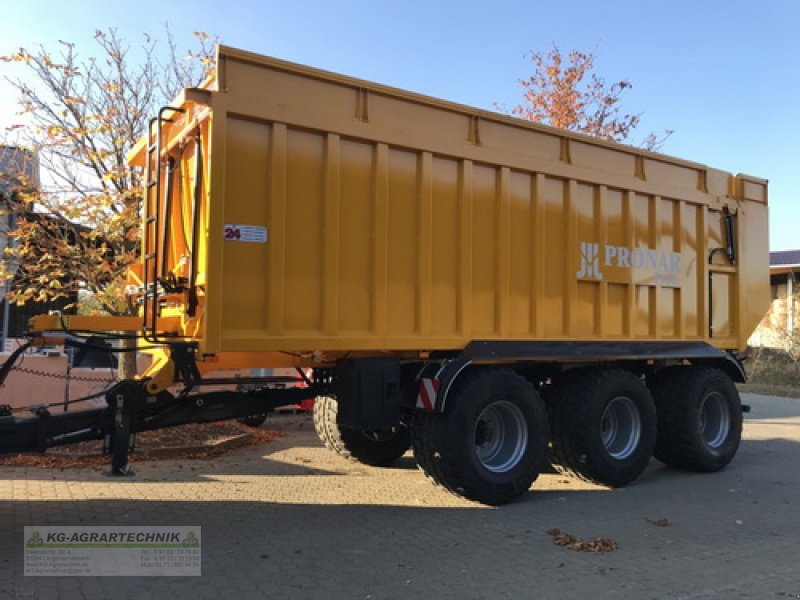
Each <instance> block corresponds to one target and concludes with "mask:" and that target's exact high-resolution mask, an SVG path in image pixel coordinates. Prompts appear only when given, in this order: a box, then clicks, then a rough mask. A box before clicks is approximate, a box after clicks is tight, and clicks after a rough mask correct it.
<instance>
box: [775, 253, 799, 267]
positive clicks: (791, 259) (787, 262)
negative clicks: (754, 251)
mask: <svg viewBox="0 0 800 600" xmlns="http://www.w3.org/2000/svg"><path fill="white" fill-rule="evenodd" d="M798 265H800V250H778V251H777V252H770V253H769V266H770V267H789V266H798Z"/></svg>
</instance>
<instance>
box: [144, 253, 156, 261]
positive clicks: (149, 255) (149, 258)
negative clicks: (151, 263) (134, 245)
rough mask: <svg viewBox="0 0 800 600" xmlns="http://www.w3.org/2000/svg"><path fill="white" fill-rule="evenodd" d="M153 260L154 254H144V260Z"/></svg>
mask: <svg viewBox="0 0 800 600" xmlns="http://www.w3.org/2000/svg"><path fill="white" fill-rule="evenodd" d="M154 258H156V253H155V252H150V253H149V254H145V255H144V259H145V260H153V259H154Z"/></svg>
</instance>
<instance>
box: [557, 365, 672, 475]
mask: <svg viewBox="0 0 800 600" xmlns="http://www.w3.org/2000/svg"><path fill="white" fill-rule="evenodd" d="M548 401H549V404H550V406H551V416H552V427H553V439H552V442H551V447H550V458H551V462H552V463H553V466H554V467H555V468H556V470H557V471H559V472H561V473H564V474H567V475H573V476H576V477H578V478H580V479H583V480H585V481H590V482H592V483H598V484H601V485H608V486H612V487H620V486H623V485H627V484H628V483H630V482H632V481H633V480H635V479H636V478H637V477H639V475H641V474H642V473H643V472H644V470H645V469H646V468H647V465H648V464H649V462H650V457H651V456H652V454H653V448H654V447H655V443H656V431H657V421H656V409H655V404H654V402H653V398H652V396H651V395H650V392H649V391H648V389H647V388H646V387H645V385H644V383H643V382H642V381H641V379H639V378H638V377H637V376H636V375H634V374H633V373H630V372H628V371H622V370H618V369H599V368H592V369H577V370H574V371H569V372H567V373H566V374H564V375H563V376H562V377H561V378H560V379H559V380H558V381H556V382H555V383H554V385H553V388H552V389H551V390H550V392H549V397H548Z"/></svg>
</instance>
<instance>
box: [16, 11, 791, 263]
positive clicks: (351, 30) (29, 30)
mask: <svg viewBox="0 0 800 600" xmlns="http://www.w3.org/2000/svg"><path fill="white" fill-rule="evenodd" d="M0 7H2V11H0V15H2V17H0V55H5V54H8V53H11V52H13V51H15V50H17V49H18V48H19V47H31V46H36V45H38V44H43V45H45V46H46V47H48V48H56V47H57V45H58V40H67V41H71V42H75V43H76V44H77V46H78V49H79V51H82V52H84V53H85V54H87V55H88V54H90V53H91V52H92V51H93V43H94V42H93V39H92V35H93V33H94V31H95V30H96V29H103V28H107V27H116V28H117V29H118V31H119V33H120V34H121V35H122V36H123V37H124V38H126V39H127V40H128V41H129V42H130V43H131V45H132V46H135V45H136V44H138V43H139V41H140V40H141V39H142V34H143V32H149V33H151V34H153V35H154V36H156V37H163V35H162V34H163V31H164V23H165V22H166V23H168V24H169V28H170V30H171V31H172V32H173V33H174V34H175V37H176V40H177V43H178V46H179V47H180V48H183V47H186V48H188V47H190V46H191V45H192V32H193V31H196V30H200V31H205V32H207V33H209V34H212V35H215V36H219V38H220V39H221V41H222V42H223V43H224V44H226V45H229V46H235V47H239V48H244V49H246V50H250V51H253V52H258V53H262V54H268V55H272V56H276V57H278V58H282V59H285V60H290V61H295V62H300V63H304V64H308V65H312V66H314V67H318V68H322V69H327V70H331V71H336V72H340V73H344V74H347V75H352V76H355V77H360V78H363V79H368V80H372V81H377V82H379V83H383V84H387V85H391V86H395V87H399V88H404V89H408V90H411V91H415V92H420V93H423V94H428V95H431V96H436V97H440V98H445V99H447V100H453V101H456V102H460V103H463V104H467V105H470V106H475V107H477V108H481V109H488V110H495V108H494V107H495V104H496V103H497V104H500V105H502V106H506V107H512V106H514V105H516V104H518V103H519V102H520V100H521V88H520V86H519V83H518V80H519V79H520V78H522V77H525V76H526V75H527V74H529V73H530V62H529V61H528V60H527V58H526V57H527V56H528V55H529V54H530V53H531V52H532V51H535V52H547V51H548V50H550V49H551V48H552V47H553V46H554V45H556V46H558V47H559V48H560V49H561V50H562V51H569V50H572V49H576V50H581V51H589V52H593V53H594V54H595V72H596V73H597V74H598V75H600V76H602V77H604V78H605V79H606V81H608V82H613V81H618V80H621V79H627V80H629V81H630V82H631V83H632V84H633V87H632V89H630V90H627V91H626V93H625V95H624V96H623V100H622V103H623V109H624V110H625V111H626V112H630V113H641V124H640V125H639V128H638V129H637V133H634V135H633V136H632V142H633V143H638V142H639V141H641V140H642V139H643V138H644V137H645V136H646V134H647V133H649V132H651V131H652V132H656V133H660V132H663V131H664V130H667V129H670V130H674V133H673V134H672V136H671V137H670V138H669V139H668V140H667V142H666V143H665V145H664V147H663V149H662V151H663V152H664V153H666V154H670V155H673V156H678V157H680V158H683V159H687V160H692V161H696V162H699V163H704V164H707V165H709V166H711V167H716V168H720V169H724V170H727V171H731V172H733V173H747V174H749V175H755V176H758V177H763V178H766V179H769V182H770V191H769V194H770V199H769V202H770V249H771V250H786V249H796V248H800V235H799V234H798V228H800V116H799V115H798V112H800V101H799V100H800V68H798V65H800V34H798V28H799V26H800V1H798V0H762V1H760V2H753V1H752V0H751V1H749V2H744V1H740V0H692V1H690V0H670V1H668V2H665V1H663V0H659V1H650V0H575V1H569V0H562V1H559V2H555V1H553V0H547V1H539V0H517V1H515V2H512V1H505V0H495V1H493V2H488V1H477V0H475V1H473V0H460V1H455V0H438V1H436V0H428V1H424V0H397V1H395V0H363V1H362V0H335V1H321V0H320V1H303V0H282V1H273V0H263V1H261V2H255V1H250V2H248V1H246V0H238V1H236V2H234V1H229V2H222V1H220V0H214V1H210V0H195V1H191V2H190V1H184V0H170V1H169V2H164V1H163V0H161V1H159V2H154V1H151V0H138V1H136V2H126V1H121V0H117V1H109V0H103V1H97V0H72V1H71V2H63V1H62V0H55V1H45V0H25V1H24V2H20V1H18V0H0ZM3 75H14V71H13V69H12V68H11V67H10V66H9V65H6V64H4V63H0V76H3ZM14 102H15V97H14V94H13V91H12V90H11V89H9V86H8V84H6V83H3V82H0V126H5V125H8V124H10V123H11V122H12V121H13V113H14V111H15V103H14Z"/></svg>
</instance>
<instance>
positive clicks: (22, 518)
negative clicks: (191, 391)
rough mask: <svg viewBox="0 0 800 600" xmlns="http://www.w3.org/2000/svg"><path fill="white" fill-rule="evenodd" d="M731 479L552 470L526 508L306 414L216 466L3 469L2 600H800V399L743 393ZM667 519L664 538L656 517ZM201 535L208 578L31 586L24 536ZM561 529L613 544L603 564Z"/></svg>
mask: <svg viewBox="0 0 800 600" xmlns="http://www.w3.org/2000/svg"><path fill="white" fill-rule="evenodd" d="M744 400H745V401H746V402H748V403H750V404H752V405H753V412H752V413H750V414H749V415H747V420H746V424H745V440H744V442H743V444H742V448H741V450H740V452H739V455H738V456H737V458H736V459H735V460H734V462H733V463H732V464H731V465H730V466H729V467H728V468H727V469H725V470H724V471H722V472H720V473H717V474H713V475H698V474H692V473H685V472H679V471H673V470H670V469H667V468H664V467H663V466H661V465H660V464H658V463H656V462H655V461H654V462H653V464H652V465H651V468H650V470H649V472H648V473H647V474H646V475H645V476H643V477H642V478H641V479H640V480H639V481H637V482H635V483H634V484H633V485H630V486H629V487H627V488H625V489H619V490H609V489H606V488H603V487H598V486H592V485H588V484H585V483H582V482H579V481H577V480H574V479H568V478H564V477H562V476H558V475H555V474H549V473H548V474H543V475H542V476H541V477H540V478H539V480H538V481H537V482H536V484H535V485H534V487H533V489H532V491H531V492H530V493H529V494H527V495H526V496H524V497H523V498H522V499H521V500H520V501H518V502H517V503H515V504H512V505H509V506H505V507H502V508H488V507H484V506H480V505H477V504H473V503H470V502H467V501H464V500H461V499H459V498H456V497H454V496H451V495H449V494H448V493H446V492H444V491H442V490H441V489H439V488H436V487H434V486H433V485H431V483H430V482H428V481H427V480H426V479H425V478H424V476H423V475H422V474H421V473H420V472H419V471H417V469H416V467H415V465H414V462H413V459H412V458H411V457H410V456H406V457H404V458H403V459H401V461H400V462H399V464H398V465H397V466H396V467H394V468H390V469H378V468H372V467H366V466H362V465H358V464H352V463H349V462H346V461H344V460H343V459H341V458H339V457H337V456H335V455H333V454H331V453H329V452H328V451H327V450H325V449H324V448H323V447H322V446H321V444H320V443H319V442H318V440H317V439H316V436H315V435H314V433H313V428H312V425H311V422H310V420H309V418H308V417H299V416H297V417H294V416H290V417H286V416H281V417H276V418H274V419H272V420H271V421H269V422H268V426H271V427H276V428H280V429H284V430H285V431H286V432H287V435H286V436H285V437H283V438H280V439H278V440H277V441H275V442H273V443H271V444H268V445H264V446H259V447H247V448H241V449H237V450H234V451H232V452H230V453H229V454H226V455H225V456H223V457H221V458H218V459H215V460H211V461H207V460H194V461H182V462H180V461H173V460H169V461H159V462H148V463H138V464H137V465H136V469H137V474H136V476H135V477H134V478H131V479H110V478H108V477H105V476H104V475H103V473H102V471H99V470H94V469H83V470H72V469H69V470H64V471H51V470H46V469H38V468H1V470H0V599H1V600H5V599H15V598H31V599H42V600H45V599H50V598H53V599H57V598H81V599H84V598H85V599H93V598H104V599H105V598H112V597H119V598H137V599H141V600H147V599H149V598H153V599H160V598H173V599H175V598H192V599H193V600H203V599H205V598H209V599H217V598H223V597H224V598H275V599H285V598H297V599H306V598H320V599H323V598H324V599H364V600H367V599H374V600H383V599H386V600H389V599H395V598H426V599H433V598H436V599H438V598H442V599H450V598H452V599H469V598H476V599H478V598H492V599H495V598H509V599H511V598H513V599H516V598H559V599H561V598H581V599H586V598H592V599H594V598H636V599H641V598H675V599H677V598H698V599H699V598H773V597H778V598H780V597H789V598H791V597H800V564H798V559H797V556H798V544H799V542H798V540H799V539H800V519H798V518H797V515H798V510H799V509H798V507H797V504H798V498H800V469H798V468H797V465H798V464H800V400H790V399H781V398H768V397H763V396H754V395H747V396H745V398H744ZM658 519H667V520H668V521H669V525H667V526H666V527H658V526H656V525H654V524H653V523H652V522H651V521H654V520H658ZM81 524H83V525H120V524H126V525H200V526H202V540H203V575H202V577H144V578H132V577H71V578H50V577H24V576H23V575H22V573H23V564H22V546H23V527H24V526H25V525H40V526H41V525H81ZM551 528H559V529H560V530H562V531H564V532H566V533H570V534H573V535H577V536H581V537H584V538H588V539H593V538H595V537H599V536H603V537H607V538H610V539H612V540H614V541H616V542H617V543H618V544H619V546H620V549H619V550H617V551H616V552H611V553H602V554H590V553H581V552H574V551H571V550H567V549H564V548H561V547H558V546H556V545H554V544H553V542H552V540H551V538H550V536H548V535H547V530H548V529H551Z"/></svg>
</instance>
